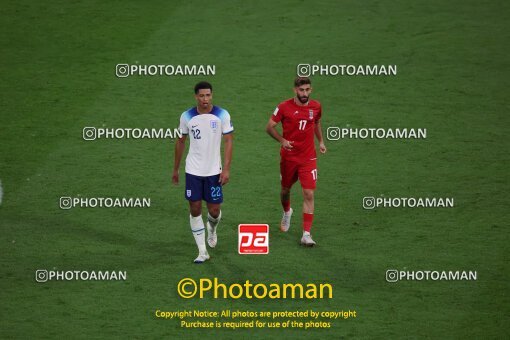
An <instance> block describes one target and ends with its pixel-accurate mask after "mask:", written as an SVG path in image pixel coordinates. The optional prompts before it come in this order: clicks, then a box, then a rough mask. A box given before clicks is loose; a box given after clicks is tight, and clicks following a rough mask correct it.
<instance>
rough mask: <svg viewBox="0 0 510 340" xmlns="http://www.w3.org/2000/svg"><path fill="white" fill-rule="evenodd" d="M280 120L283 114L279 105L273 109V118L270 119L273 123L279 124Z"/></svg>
mask: <svg viewBox="0 0 510 340" xmlns="http://www.w3.org/2000/svg"><path fill="white" fill-rule="evenodd" d="M282 118H283V112H282V109H281V107H280V105H278V106H277V107H276V109H274V112H273V116H272V117H271V119H272V120H273V121H275V122H277V123H279V122H281V121H282Z"/></svg>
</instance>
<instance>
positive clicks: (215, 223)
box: [207, 210, 221, 231]
mask: <svg viewBox="0 0 510 340" xmlns="http://www.w3.org/2000/svg"><path fill="white" fill-rule="evenodd" d="M207 220H208V221H209V224H210V225H211V227H212V228H213V230H214V231H216V227H217V226H218V223H220V220H221V210H220V214H219V215H218V217H216V218H214V217H212V216H211V215H210V214H209V213H207Z"/></svg>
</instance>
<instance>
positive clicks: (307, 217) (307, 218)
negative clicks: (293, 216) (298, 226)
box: [303, 213, 313, 232]
mask: <svg viewBox="0 0 510 340" xmlns="http://www.w3.org/2000/svg"><path fill="white" fill-rule="evenodd" d="M312 222H313V214H307V213H303V230H304V231H308V232H310V229H312Z"/></svg>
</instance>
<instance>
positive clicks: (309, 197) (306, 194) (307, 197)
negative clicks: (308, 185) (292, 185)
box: [303, 190, 313, 201]
mask: <svg viewBox="0 0 510 340" xmlns="http://www.w3.org/2000/svg"><path fill="white" fill-rule="evenodd" d="M303 198H304V199H305V200H307V201H313V190H303Z"/></svg>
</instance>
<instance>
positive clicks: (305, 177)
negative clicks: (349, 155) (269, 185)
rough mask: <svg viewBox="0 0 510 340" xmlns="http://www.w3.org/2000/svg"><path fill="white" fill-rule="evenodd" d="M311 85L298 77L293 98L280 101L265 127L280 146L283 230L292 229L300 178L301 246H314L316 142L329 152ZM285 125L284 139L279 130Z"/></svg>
mask: <svg viewBox="0 0 510 340" xmlns="http://www.w3.org/2000/svg"><path fill="white" fill-rule="evenodd" d="M311 92H312V83H311V81H310V79H309V78H307V77H298V78H296V79H295V81H294V93H295V94H296V96H295V97H294V98H291V99H288V100H286V101H284V102H281V103H280V104H279V105H278V106H277V107H276V109H275V110H274V112H273V115H272V116H271V118H269V122H268V123H267V126H266V131H267V133H268V134H269V135H270V136H271V137H273V138H274V139H276V140H277V141H278V142H280V144H281V150H280V156H281V161H280V175H281V185H282V190H281V193H280V200H281V203H282V207H283V217H282V221H281V224H280V229H281V230H282V231H284V232H286V231H288V230H289V227H290V218H291V216H292V212H293V210H292V208H291V207H290V189H291V187H292V185H293V184H294V183H295V182H296V181H297V180H298V179H299V182H300V183H301V188H302V189H303V237H302V238H301V244H302V245H304V246H309V247H312V246H314V245H315V242H314V240H313V239H312V236H311V235H310V229H311V228H312V222H313V212H314V191H315V187H316V182H317V154H316V152H315V139H314V137H317V140H318V141H319V149H320V152H321V153H326V146H325V145H324V139H323V137H322V128H321V123H320V119H321V115H322V110H321V104H320V103H319V102H318V101H315V100H311V99H310V93H311ZM280 122H281V123H282V128H283V136H282V135H280V134H279V133H278V131H277V130H276V128H275V127H276V125H277V124H278V123H280Z"/></svg>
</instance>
